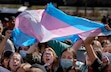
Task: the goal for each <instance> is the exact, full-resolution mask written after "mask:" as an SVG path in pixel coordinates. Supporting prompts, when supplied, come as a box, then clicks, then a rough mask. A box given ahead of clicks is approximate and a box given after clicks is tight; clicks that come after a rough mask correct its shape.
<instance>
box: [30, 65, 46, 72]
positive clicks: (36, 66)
mask: <svg viewBox="0 0 111 72" xmlns="http://www.w3.org/2000/svg"><path fill="white" fill-rule="evenodd" d="M30 68H39V69H41V70H42V71H43V72H46V69H45V67H44V66H42V65H40V64H33V65H32V66H31V67H30Z"/></svg>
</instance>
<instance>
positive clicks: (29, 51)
mask: <svg viewBox="0 0 111 72" xmlns="http://www.w3.org/2000/svg"><path fill="white" fill-rule="evenodd" d="M37 45H38V43H35V44H33V45H32V46H30V48H29V49H28V51H27V54H30V53H33V52H34V51H35V49H36V48H37Z"/></svg>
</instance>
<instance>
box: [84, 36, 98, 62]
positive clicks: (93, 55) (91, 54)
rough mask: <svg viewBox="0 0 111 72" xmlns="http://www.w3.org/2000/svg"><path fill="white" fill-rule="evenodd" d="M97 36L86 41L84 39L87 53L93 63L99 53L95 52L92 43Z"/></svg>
mask: <svg viewBox="0 0 111 72" xmlns="http://www.w3.org/2000/svg"><path fill="white" fill-rule="evenodd" d="M94 38H95V37H88V38H87V39H86V40H85V41H84V46H85V48H86V51H87V54H88V56H89V58H90V60H91V62H92V63H93V62H94V61H95V60H96V58H97V55H96V53H95V52H94V50H93V47H92V45H91V42H92V41H93V40H94Z"/></svg>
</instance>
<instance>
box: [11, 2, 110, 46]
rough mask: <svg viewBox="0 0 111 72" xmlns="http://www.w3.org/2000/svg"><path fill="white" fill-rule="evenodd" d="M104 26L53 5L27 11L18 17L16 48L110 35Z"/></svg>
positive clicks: (16, 22) (14, 34)
mask: <svg viewBox="0 0 111 72" xmlns="http://www.w3.org/2000/svg"><path fill="white" fill-rule="evenodd" d="M109 34H110V31H108V30H106V29H105V26H104V24H101V23H98V22H94V21H91V20H88V19H85V18H81V17H76V16H70V15H67V14H65V13H64V12H62V11H61V10H59V9H57V8H55V7H54V6H53V5H52V4H51V3H50V4H48V5H47V7H46V9H43V10H27V11H24V12H23V13H21V14H20V15H19V16H17V18H16V21H15V28H14V30H13V40H14V44H15V45H16V46H28V45H30V44H33V43H34V42H36V41H37V40H38V41H39V42H41V43H42V42H47V41H49V40H52V39H58V38H61V39H62V38H63V37H66V38H67V37H70V36H71V37H78V36H80V37H81V38H82V39H83V38H86V37H88V36H95V35H109ZM75 35H78V36H75Z"/></svg>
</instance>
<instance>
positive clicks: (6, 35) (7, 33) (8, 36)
mask: <svg viewBox="0 0 111 72" xmlns="http://www.w3.org/2000/svg"><path fill="white" fill-rule="evenodd" d="M11 35H12V34H11V31H10V30H7V31H6V32H5V36H4V39H3V40H2V41H1V43H0V55H2V53H3V50H4V47H5V44H6V42H7V40H8V38H10V36H11Z"/></svg>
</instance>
